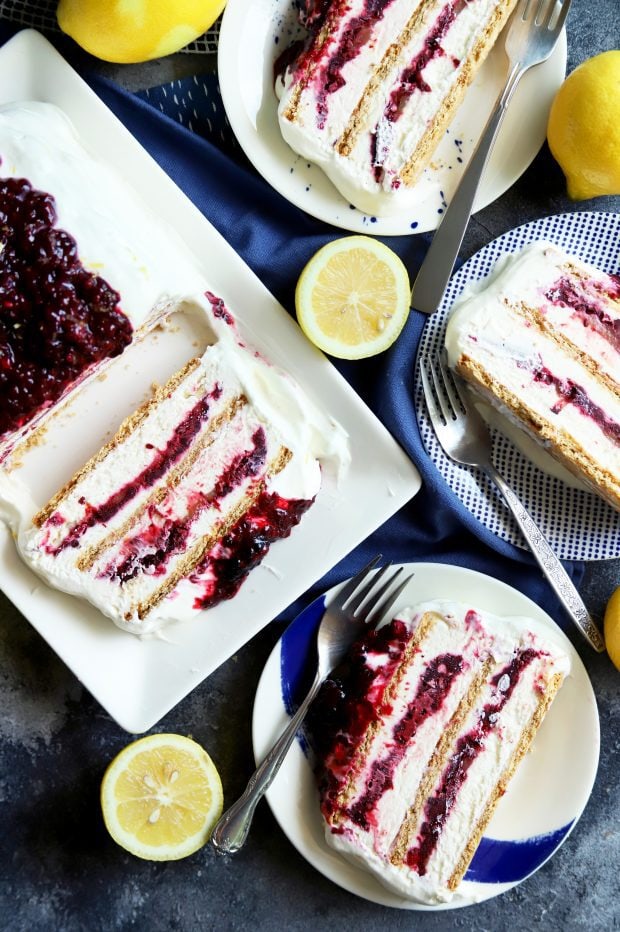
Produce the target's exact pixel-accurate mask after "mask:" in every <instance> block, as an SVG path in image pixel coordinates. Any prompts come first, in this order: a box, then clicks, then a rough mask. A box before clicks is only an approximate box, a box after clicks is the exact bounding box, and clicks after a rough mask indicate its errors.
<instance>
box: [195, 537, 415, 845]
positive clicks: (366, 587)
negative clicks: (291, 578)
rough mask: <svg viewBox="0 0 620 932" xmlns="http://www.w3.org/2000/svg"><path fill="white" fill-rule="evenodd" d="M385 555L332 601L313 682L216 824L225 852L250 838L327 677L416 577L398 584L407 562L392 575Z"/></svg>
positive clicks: (324, 621)
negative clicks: (383, 563)
mask: <svg viewBox="0 0 620 932" xmlns="http://www.w3.org/2000/svg"><path fill="white" fill-rule="evenodd" d="M380 559H381V554H378V555H377V556H376V557H374V558H373V559H372V560H371V561H370V563H368V564H367V565H366V566H365V567H364V568H363V569H362V570H360V572H359V573H358V574H357V576H354V577H353V579H351V580H349V582H348V583H345V585H344V586H343V587H342V588H341V589H340V591H339V592H338V594H337V595H336V597H335V598H334V599H333V600H332V602H330V604H329V605H328V606H327V608H326V610H325V614H324V615H323V618H322V619H321V623H320V625H319V628H318V631H317V635H316V647H317V655H318V660H317V670H316V675H315V677H314V680H313V683H312V686H311V687H310V689H309V691H308V694H307V696H306V697H305V699H304V700H303V702H302V703H301V705H300V706H299V708H298V709H297V712H296V713H295V715H294V716H293V717H292V718H291V720H290V722H289V723H288V725H287V727H286V728H285V729H284V731H283V732H282V734H281V736H280V737H279V738H278V740H277V741H276V743H275V744H274V745H273V747H272V748H271V750H270V751H269V753H268V754H267V756H266V757H265V759H264V760H263V762H262V763H261V764H260V766H259V767H258V768H257V769H256V770H255V771H254V773H253V774H252V776H251V777H250V779H249V781H248V785H247V787H246V789H245V791H244V793H243V794H242V795H241V796H240V797H239V799H238V800H237V802H235V803H233V805H232V806H231V807H230V808H229V809H227V811H226V812H225V813H224V815H223V816H222V817H221V819H220V820H219V822H218V823H217V825H216V826H215V828H214V830H213V835H212V836H211V841H212V843H213V845H214V847H215V848H216V850H217V851H219V852H220V853H222V854H234V853H235V852H236V851H238V850H239V849H240V848H241V847H242V845H243V844H244V843H245V840H246V838H247V836H248V832H249V830H250V825H251V823H252V818H253V816H254V810H255V809H256V805H257V803H258V802H259V800H260V799H261V798H262V797H263V795H264V794H265V791H266V790H267V789H268V788H269V786H270V785H271V783H272V781H273V779H274V777H275V775H276V774H277V772H278V770H279V769H280V766H281V764H282V762H283V761H284V758H285V757H286V755H287V752H288V750H289V748H290V746H291V744H292V743H293V739H294V738H295V735H296V734H297V732H298V731H299V728H300V726H301V724H302V722H303V720H304V719H305V717H306V714H307V712H308V709H309V707H310V704H311V703H312V700H313V699H314V698H315V697H316V694H317V693H318V691H319V688H320V686H321V684H322V682H323V680H324V679H325V677H326V676H327V675H328V674H329V673H330V672H331V671H332V670H333V669H334V667H335V666H337V665H338V663H340V661H341V660H342V659H343V658H344V656H345V654H346V652H347V651H348V649H349V648H350V647H351V645H352V644H353V641H355V640H356V638H357V637H358V636H359V635H360V634H361V633H362V630H363V628H364V626H376V625H377V624H379V622H380V621H381V620H382V619H383V618H384V617H385V616H386V614H387V613H388V611H389V610H390V608H392V606H393V605H394V603H395V602H396V600H397V599H398V597H399V596H400V594H401V593H402V591H403V589H404V588H405V586H406V585H407V583H408V582H409V580H410V579H411V576H412V575H413V574H411V575H409V576H407V577H406V578H405V579H403V580H402V581H401V582H400V583H399V585H398V586H397V587H396V589H393V588H392V587H393V584H394V583H395V582H396V580H397V578H398V577H399V576H400V575H401V573H402V570H403V568H402V567H400V568H399V569H397V570H395V571H394V572H393V573H392V574H390V575H387V573H388V570H389V569H390V564H387V565H386V566H384V567H383V568H382V569H380V570H379V571H378V572H376V573H374V572H373V570H374V569H375V567H376V565H377V563H378V562H379V560H380Z"/></svg>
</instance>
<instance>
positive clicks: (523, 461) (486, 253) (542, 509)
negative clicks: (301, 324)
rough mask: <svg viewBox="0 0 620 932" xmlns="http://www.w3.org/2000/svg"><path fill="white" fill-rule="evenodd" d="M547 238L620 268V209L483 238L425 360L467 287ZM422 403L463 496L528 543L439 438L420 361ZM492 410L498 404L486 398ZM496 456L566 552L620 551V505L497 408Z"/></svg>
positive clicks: (427, 334)
mask: <svg viewBox="0 0 620 932" xmlns="http://www.w3.org/2000/svg"><path fill="white" fill-rule="evenodd" d="M536 240H548V241H550V242H552V243H555V244H556V245H557V246H560V247H561V248H562V249H564V250H566V252H568V253H570V254H572V255H575V256H577V257H578V258H580V259H582V260H583V261H584V262H588V263H590V264H591V265H595V266H597V267H598V268H601V269H603V270H604V271H606V272H618V269H619V268H620V255H619V252H618V243H619V242H620V214H612V213H595V212H587V211H584V212H581V213H572V214H559V215H556V216H551V217H543V218H541V219H540V220H535V221H533V222H532V223H526V224H524V225H523V226H520V227H517V228H516V229H514V230H509V231H508V232H507V233H504V234H503V235H502V236H499V237H498V238H497V239H495V240H493V242H492V243H489V244H488V245H487V246H484V247H483V249H481V250H480V251H479V252H477V253H476V255H475V256H472V258H471V259H469V260H468V261H467V262H466V263H465V264H464V265H463V266H462V267H461V268H460V269H459V270H458V272H457V273H456V274H455V275H454V276H453V277H452V279H451V280H450V283H449V285H448V287H447V289H446V293H445V295H444V298H443V301H442V302H441V305H440V307H439V310H438V311H436V313H435V314H433V315H432V316H431V317H429V318H428V322H427V323H426V326H425V328H424V331H423V333H422V337H421V339H420V343H419V347H418V361H419V360H420V359H424V358H426V357H432V358H435V357H436V356H437V353H438V352H439V349H440V348H441V347H442V346H443V344H444V339H445V332H446V325H447V322H448V316H449V313H450V309H451V307H452V304H453V303H454V301H455V299H456V298H457V297H458V295H459V294H460V293H461V292H462V291H463V289H464V288H465V287H466V286H467V285H469V284H470V283H472V282H475V281H479V280H480V279H482V278H484V277H485V276H486V275H488V274H489V272H490V270H491V268H492V267H493V265H494V263H495V262H496V261H497V259H498V258H499V257H500V256H501V255H502V254H506V253H511V252H516V251H517V250H519V249H521V248H522V247H523V246H526V245H527V244H528V243H532V242H535V241H536ZM415 407H416V412H417V419H418V426H419V428H420V435H421V437H422V442H423V443H424V446H425V447H426V450H427V451H428V453H429V455H430V457H431V459H432V461H433V463H434V464H435V466H436V467H437V469H438V470H439V472H440V473H441V475H442V476H443V478H444V479H445V481H446V482H447V484H448V485H449V486H450V488H451V489H452V491H453V492H455V493H456V495H458V497H459V498H460V499H461V501H462V502H463V504H464V505H465V506H466V508H468V509H469V511H470V512H471V513H472V514H473V515H474V517H476V518H477V519H478V520H479V521H480V522H481V523H482V524H483V525H484V526H485V527H486V528H488V530H490V531H491V532H492V533H493V534H496V535H497V536H498V537H499V538H500V539H501V540H506V541H508V542H509V543H511V544H515V545H516V546H517V547H523V548H525V546H526V545H525V543H524V540H523V538H522V536H521V532H520V531H519V528H518V527H517V524H516V522H515V521H514V519H513V517H512V515H511V513H510V512H509V511H508V509H507V508H506V507H505V504H504V501H503V499H502V498H501V495H500V493H499V492H498V491H497V489H496V488H495V486H494V485H493V484H492V483H491V482H490V481H489V480H488V479H487V478H486V477H485V476H484V475H482V473H480V471H479V470H471V469H467V468H465V467H463V466H458V465H457V464H456V463H454V462H453V461H452V460H450V459H449V458H448V457H447V456H446V455H445V453H444V452H443V450H442V449H441V447H440V445H439V441H438V440H437V437H436V435H435V431H434V430H433V427H432V425H431V423H430V421H429V419H428V413H427V410H426V405H425V403H424V395H423V391H422V381H421V379H420V366H419V364H418V365H417V366H416V382H415ZM482 407H483V409H484V410H485V411H487V412H488V413H489V414H490V413H491V409H490V408H489V407H488V406H486V407H485V406H482ZM494 424H495V426H494V427H493V428H492V434H493V459H494V462H495V464H496V466H497V468H498V469H499V471H500V472H501V474H502V475H503V476H504V478H505V479H506V481H507V482H508V484H509V485H510V486H511V487H512V488H513V489H514V490H515V492H516V493H517V494H518V496H519V498H520V499H521V501H522V502H523V504H524V505H525V507H526V508H527V509H528V511H529V512H530V513H531V515H532V516H533V518H534V520H535V521H536V522H537V524H538V525H539V527H540V528H541V530H542V532H543V534H544V535H545V537H546V538H547V540H548V541H549V543H550V544H551V546H552V547H553V549H554V550H555V552H556V554H557V555H558V557H560V559H562V560H604V559H612V558H615V557H619V556H620V512H618V511H616V510H615V509H613V508H612V507H611V506H610V505H608V504H607V503H606V502H604V501H603V499H601V498H599V497H598V496H597V495H594V494H593V493H592V492H589V491H588V490H587V489H586V488H585V487H584V486H583V485H581V484H580V483H579V482H578V481H577V480H576V479H575V477H574V476H572V475H571V474H570V473H569V472H568V471H567V470H565V469H562V468H561V467H560V466H559V464H557V463H556V462H555V460H553V459H552V458H551V457H550V456H549V455H548V454H547V453H545V451H544V450H543V449H542V448H541V447H539V446H538V444H536V443H534V441H533V440H530V439H529V438H527V437H526V436H525V434H523V433H522V432H521V431H519V430H517V429H516V428H514V427H512V426H511V425H510V424H509V423H508V422H507V421H506V420H505V419H503V418H499V416H498V415H495V416H494Z"/></svg>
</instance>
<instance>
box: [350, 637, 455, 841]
mask: <svg viewBox="0 0 620 932" xmlns="http://www.w3.org/2000/svg"><path fill="white" fill-rule="evenodd" d="M462 669H463V658H462V657H460V656H458V655H456V654H440V655H439V656H438V657H434V658H433V659H432V660H431V661H430V663H429V664H428V666H427V667H426V669H425V670H424V672H423V674H422V676H421V679H420V684H419V686H418V689H417V692H416V695H415V696H414V698H413V699H412V701H411V702H410V703H409V706H408V707H407V711H406V712H405V714H404V716H403V718H402V719H401V720H400V721H399V722H397V724H396V725H395V726H394V730H393V732H392V737H393V741H391V742H390V743H389V745H388V747H389V751H388V753H387V754H386V755H385V756H384V757H382V758H381V759H380V760H376V761H374V762H373V764H372V767H371V771H370V775H369V777H368V780H367V783H366V790H365V792H364V794H363V795H362V796H360V797H359V799H358V800H357V801H356V802H355V803H354V805H353V806H352V807H351V808H350V809H349V810H348V815H349V817H350V818H351V820H352V821H353V822H355V823H356V824H357V825H359V826H360V827H361V828H363V829H366V830H367V829H369V828H370V825H371V823H372V812H373V810H374V809H375V807H376V805H377V803H378V802H379V800H380V799H381V797H382V796H383V794H384V793H385V792H386V791H387V790H389V789H391V788H392V787H393V785H394V784H393V776H394V771H395V770H396V768H397V766H398V764H399V763H400V762H401V760H402V759H403V758H404V756H405V754H406V753H407V747H408V745H409V743H410V742H411V740H412V739H413V738H414V737H415V734H416V732H417V730H418V728H419V727H420V725H422V724H423V723H424V722H425V721H426V719H427V717H428V716H429V715H430V716H432V715H435V714H436V713H437V712H438V711H439V709H440V708H441V707H442V705H443V704H444V702H445V700H446V697H447V696H448V694H449V692H450V690H451V689H452V684H453V683H454V681H455V679H456V678H457V676H458V675H459V674H460V672H461V671H462Z"/></svg>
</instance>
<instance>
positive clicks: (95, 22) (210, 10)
mask: <svg viewBox="0 0 620 932" xmlns="http://www.w3.org/2000/svg"><path fill="white" fill-rule="evenodd" d="M225 3H226V0H174V2H173V3H172V2H170V0H60V3H59V4H58V10H57V16H58V25H59V26H60V28H61V29H62V31H63V32H66V33H67V35H68V36H71V38H72V39H75V41H76V42H77V43H78V45H80V46H81V47H82V48H83V49H85V50H86V51H87V52H90V54H91V55H95V56H96V57H97V58H102V59H103V60H104V61H111V62H119V63H122V64H128V63H130V62H141V61H148V60H149V59H151V58H161V57H162V56H163V55H170V54H171V53H172V52H177V51H178V50H179V49H181V48H183V46H184V45H187V44H188V42H192V41H193V39H195V38H196V37H197V36H200V35H202V33H203V32H205V30H207V29H208V28H209V27H210V26H212V25H213V23H214V22H215V20H216V19H217V17H218V16H219V15H220V13H221V12H222V10H223V9H224V6H225Z"/></svg>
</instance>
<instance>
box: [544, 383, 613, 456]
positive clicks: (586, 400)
mask: <svg viewBox="0 0 620 932" xmlns="http://www.w3.org/2000/svg"><path fill="white" fill-rule="evenodd" d="M532 374H533V377H534V381H535V382H542V383H543V384H544V385H550V386H553V388H555V390H556V392H557V394H558V396H559V399H558V401H557V403H556V404H555V405H554V406H553V408H552V409H551V410H552V411H553V413H554V414H558V413H559V412H560V411H561V410H562V408H563V407H564V406H565V405H567V404H570V405H573V407H575V408H577V410H578V411H580V413H581V414H583V415H585V417H589V418H591V419H592V420H593V421H594V422H595V423H596V424H598V426H599V427H600V429H601V430H602V432H603V433H604V434H605V436H606V437H609V439H610V440H611V441H613V443H615V444H617V445H618V446H620V424H618V422H617V421H614V420H613V419H612V418H610V417H608V416H607V414H605V412H604V411H603V409H602V408H601V407H600V406H599V405H597V404H595V403H594V402H593V401H592V399H591V398H590V397H589V395H588V394H587V392H586V391H585V389H584V388H582V387H581V385H578V384H577V383H576V382H573V381H572V379H563V378H560V377H559V376H557V375H554V374H553V373H552V372H551V371H550V370H549V369H547V367H546V366H543V365H540V366H537V367H535V368H534V369H533V373H532Z"/></svg>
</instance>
